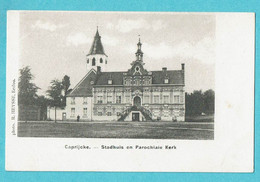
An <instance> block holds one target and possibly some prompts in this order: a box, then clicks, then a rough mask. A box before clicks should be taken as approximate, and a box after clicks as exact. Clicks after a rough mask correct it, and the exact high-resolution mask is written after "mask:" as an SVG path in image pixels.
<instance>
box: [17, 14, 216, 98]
mask: <svg viewBox="0 0 260 182" xmlns="http://www.w3.org/2000/svg"><path fill="white" fill-rule="evenodd" d="M97 26H98V30H99V34H100V36H101V41H102V43H103V46H104V50H105V53H106V54H107V55H108V71H126V70H128V69H129V68H130V67H131V66H130V63H131V62H132V61H134V60H135V52H136V50H137V45H136V44H137V43H138V38H139V36H138V35H140V38H141V42H142V50H143V52H144V58H143V61H144V63H145V65H144V67H145V69H147V70H148V71H154V70H161V69H162V67H167V69H168V70H180V69H181V63H185V90H186V92H192V91H193V90H203V91H205V90H207V89H213V90H214V85H215V58H216V56H215V41H216V37H215V27H216V19H215V15H214V14H206V13H203V14H202V13H151V12H150V13H141V12H135V13H133V12H132V13H130V12H127V13H126V12H125V13H122V12H55V11H22V12H21V13H20V26H19V34H20V35H19V37H20V40H19V47H20V52H19V55H20V56H19V63H20V64H19V66H20V68H22V67H25V66H30V68H31V72H32V74H33V75H34V80H33V82H34V83H35V84H36V85H37V86H38V87H40V88H41V89H40V90H39V92H38V94H39V95H45V94H46V90H47V89H48V87H49V86H50V82H51V80H53V79H59V80H61V79H62V78H63V76H64V75H68V76H69V77H70V80H71V88H73V87H74V86H75V85H76V84H77V83H78V82H79V81H80V80H81V79H82V78H83V77H84V75H85V74H86V73H87V69H86V55H87V54H88V52H89V49H90V47H91V44H92V42H93V39H94V36H95V33H96V30H97Z"/></svg>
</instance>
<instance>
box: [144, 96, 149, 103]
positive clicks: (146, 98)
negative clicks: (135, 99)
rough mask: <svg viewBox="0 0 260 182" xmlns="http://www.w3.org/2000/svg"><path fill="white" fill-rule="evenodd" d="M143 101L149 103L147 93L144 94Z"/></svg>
mask: <svg viewBox="0 0 260 182" xmlns="http://www.w3.org/2000/svg"><path fill="white" fill-rule="evenodd" d="M144 103H149V95H145V96H144Z"/></svg>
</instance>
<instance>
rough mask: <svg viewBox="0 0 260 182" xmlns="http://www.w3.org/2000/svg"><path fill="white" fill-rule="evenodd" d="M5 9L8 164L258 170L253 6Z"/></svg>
mask: <svg viewBox="0 0 260 182" xmlns="http://www.w3.org/2000/svg"><path fill="white" fill-rule="evenodd" d="M7 15H8V16H7V61H6V71H7V72H6V75H7V76H6V93H7V94H6V132H5V133H6V152H5V154H6V170H10V171H15V170H16V171H20V170H21V171H125V172H129V171H131V172H133V171H136V172H252V171H253V170H254V155H253V154H254V45H255V44H254V25H255V24H254V22H255V17H254V14H253V13H199V12H198V13H192V12H187V13H185V12H183V13H178V12H116V11H111V12H101V11H100V12H98V11H9V12H8V14H7ZM17 149H19V150H17ZM191 151H192V152H191Z"/></svg>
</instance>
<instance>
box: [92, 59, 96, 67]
mask: <svg viewBox="0 0 260 182" xmlns="http://www.w3.org/2000/svg"><path fill="white" fill-rule="evenodd" d="M92 66H96V59H95V58H93V59H92Z"/></svg>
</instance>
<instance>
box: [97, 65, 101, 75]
mask: <svg viewBox="0 0 260 182" xmlns="http://www.w3.org/2000/svg"><path fill="white" fill-rule="evenodd" d="M99 73H101V67H100V66H97V74H99Z"/></svg>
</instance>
